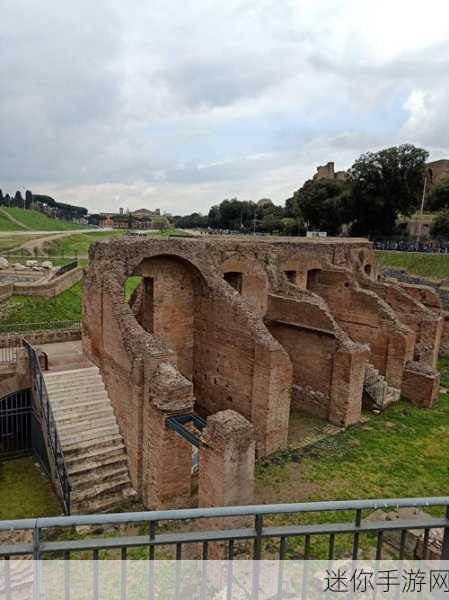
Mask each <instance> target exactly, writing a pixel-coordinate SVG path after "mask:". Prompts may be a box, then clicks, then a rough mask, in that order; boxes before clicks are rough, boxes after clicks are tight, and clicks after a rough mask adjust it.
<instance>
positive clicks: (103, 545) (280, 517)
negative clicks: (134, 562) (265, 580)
mask: <svg viewBox="0 0 449 600" xmlns="http://www.w3.org/2000/svg"><path fill="white" fill-rule="evenodd" d="M448 507H449V497H436V498H406V499H404V498H401V499H386V500H353V501H335V502H312V503H301V504H273V505H258V506H234V507H220V508H197V509H183V510H164V511H154V512H134V513H118V514H103V515H84V516H83V515H80V516H70V517H49V518H39V519H25V520H18V521H0V535H1V532H2V531H8V532H10V534H11V532H14V531H21V532H23V531H28V532H29V534H30V535H29V542H28V543H23V541H20V542H17V543H11V542H9V543H8V544H3V545H1V546H0V556H3V557H10V556H14V555H29V556H32V557H33V558H35V559H41V558H62V557H63V558H77V557H79V556H80V553H84V554H83V555H82V556H83V558H93V559H94V560H96V559H99V558H110V555H108V553H110V552H112V551H116V552H118V557H119V558H122V559H124V558H132V557H133V556H132V552H133V551H134V550H136V549H144V551H145V553H146V555H145V556H146V558H149V559H155V558H158V557H157V553H158V552H159V551H160V550H161V549H163V550H164V553H163V554H162V555H161V556H162V558H166V557H167V554H166V553H167V549H168V551H170V549H171V550H172V551H173V552H174V556H172V558H176V559H180V558H183V557H184V556H185V551H186V550H187V552H188V553H189V552H190V551H189V550H188V548H190V549H191V548H197V549H199V556H198V558H203V559H207V558H208V557H209V550H210V549H211V548H212V547H213V545H214V544H215V545H216V544H217V543H218V544H220V545H221V546H220V547H219V549H220V552H222V556H221V558H227V559H233V558H235V557H236V550H237V545H238V544H242V543H243V547H244V553H245V556H244V557H245V558H253V559H254V560H260V559H265V558H269V559H271V560H273V559H278V560H283V559H286V558H302V559H305V560H308V559H312V558H317V557H319V558H323V556H318V554H319V553H320V552H322V550H323V547H324V550H325V556H324V558H325V559H329V560H333V559H338V558H339V554H341V553H344V555H345V557H346V558H347V557H348V554H349V556H351V557H352V558H353V559H354V560H356V559H358V558H360V557H361V550H363V549H364V551H365V552H366V543H367V542H369V547H370V548H371V549H372V558H376V559H377V560H380V559H382V558H386V557H384V556H383V551H384V546H385V542H386V539H385V538H386V536H387V534H388V535H391V534H392V533H396V535H397V539H398V545H397V550H396V556H393V554H392V551H391V548H390V549H389V552H388V558H399V559H404V558H406V554H407V552H408V550H407V542H408V534H409V533H410V532H411V531H414V532H416V530H421V531H422V533H423V538H422V540H423V541H422V558H425V557H427V553H428V548H429V543H430V542H429V540H430V539H431V534H432V532H433V531H434V530H437V529H438V530H439V531H440V532H441V533H442V536H441V558H442V559H444V560H448V559H449V512H448V510H449V509H448ZM405 508H415V509H426V510H431V511H432V512H431V514H429V515H426V516H424V515H422V513H418V514H417V515H416V518H411V517H410V516H408V517H407V518H402V517H401V516H400V515H399V516H398V515H397V514H396V517H397V518H390V519H383V520H382V519H380V518H379V519H377V520H371V519H366V517H367V516H368V515H369V514H370V513H372V512H373V511H375V510H379V509H381V510H382V511H385V512H392V513H394V511H398V510H399V509H405ZM436 509H438V510H439V511H440V513H441V514H440V516H434V512H435V510H436ZM288 521H290V522H288ZM80 526H91V527H92V529H91V532H95V533H94V535H95V537H83V538H82V539H80V538H79V536H77V535H74V529H73V528H74V527H80ZM111 526H115V527H117V529H115V530H114V533H113V534H112V535H111ZM125 526H126V529H127V531H129V530H131V529H132V527H133V526H135V527H136V535H121V533H120V531H123V528H124V527H125ZM102 527H103V528H105V529H104V534H105V535H104V536H101V535H100V536H99V535H98V534H99V532H100V534H101V532H102V531H103V530H102ZM120 527H122V529H120ZM177 529H179V530H177ZM318 540H319V541H320V542H321V544H322V545H321V547H320V548H321V550H318V549H315V546H314V544H315V542H316V541H318ZM342 541H343V542H344V544H343V545H342V544H341V542H342ZM323 544H324V546H323ZM291 550H294V553H293V554H292V553H291ZM348 551H349V552H348ZM239 555H240V556H241V553H239ZM139 558H142V556H141V555H139Z"/></svg>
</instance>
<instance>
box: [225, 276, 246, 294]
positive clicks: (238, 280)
mask: <svg viewBox="0 0 449 600" xmlns="http://www.w3.org/2000/svg"><path fill="white" fill-rule="evenodd" d="M223 277H224V280H225V281H227V283H229V285H232V287H233V288H234V289H235V290H237V291H238V293H239V294H241V293H242V274H241V273H237V272H236V271H230V272H229V273H225V274H224V275H223Z"/></svg>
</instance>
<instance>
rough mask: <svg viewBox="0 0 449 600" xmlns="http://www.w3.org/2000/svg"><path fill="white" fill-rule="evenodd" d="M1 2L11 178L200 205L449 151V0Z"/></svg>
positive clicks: (61, 190) (107, 196)
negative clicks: (400, 150) (414, 150)
mask: <svg viewBox="0 0 449 600" xmlns="http://www.w3.org/2000/svg"><path fill="white" fill-rule="evenodd" d="M1 5H2V9H1V28H0V81H1V92H0V188H2V189H3V190H4V191H10V192H14V191H15V190H16V189H18V188H31V189H32V190H33V191H34V192H36V193H49V194H50V195H52V196H54V197H55V198H56V199H58V200H60V201H63V202H69V203H74V204H79V205H81V206H86V207H87V208H89V210H91V211H92V212H93V211H97V210H103V211H105V210H118V208H119V207H121V206H123V207H125V208H130V209H135V208H140V207H144V206H145V207H148V208H156V207H159V208H161V209H163V210H166V211H169V212H171V213H173V214H185V213H190V212H193V211H194V210H199V211H203V212H206V211H207V210H208V209H209V207H210V206H211V205H212V204H215V203H218V202H220V201H221V200H222V199H224V198H226V197H234V196H236V197H238V198H240V199H253V200H257V199H259V198H261V197H270V198H272V199H273V200H274V201H276V202H283V201H284V200H285V199H286V198H287V197H288V196H289V195H291V193H292V192H293V191H294V190H295V189H297V188H298V187H300V186H301V185H302V183H303V182H304V180H305V179H307V178H309V177H310V176H311V175H312V174H313V172H314V171H315V167H316V165H318V164H324V163H326V162H327V161H329V160H334V161H335V163H336V168H337V169H346V168H348V167H349V166H350V165H351V164H352V163H353V161H354V159H355V158H357V156H358V155H359V154H360V153H362V152H364V151H366V150H376V149H379V148H381V147H385V146H388V145H393V144H399V143H403V142H411V143H414V144H418V145H421V146H423V147H425V148H427V149H428V150H429V151H430V153H431V159H438V158H443V157H447V158H449V110H448V107H449V76H448V74H449V2H448V0H427V1H426V2H425V3H421V2H413V1H410V0H375V1H372V0H182V1H181V0H129V1H126V2H125V1H124V0H119V1H115V0H95V1H92V0H77V1H76V2H65V1H64V0H3V1H2V3H1Z"/></svg>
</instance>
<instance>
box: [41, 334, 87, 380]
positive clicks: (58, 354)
mask: <svg viewBox="0 0 449 600" xmlns="http://www.w3.org/2000/svg"><path fill="white" fill-rule="evenodd" d="M38 347H39V348H40V349H41V350H42V351H43V352H45V353H46V354H47V356H48V370H49V371H50V372H57V371H74V370H75V369H84V368H85V369H87V368H91V367H94V366H95V365H94V364H93V363H92V362H91V361H90V360H89V359H88V358H87V356H85V355H84V354H83V350H82V347H81V340H80V341H76V342H54V343H51V344H39V345H38Z"/></svg>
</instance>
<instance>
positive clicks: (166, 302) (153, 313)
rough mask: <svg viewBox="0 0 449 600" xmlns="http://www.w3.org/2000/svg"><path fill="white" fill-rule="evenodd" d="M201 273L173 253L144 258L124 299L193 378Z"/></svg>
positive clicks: (182, 368) (148, 330)
mask: <svg viewBox="0 0 449 600" xmlns="http://www.w3.org/2000/svg"><path fill="white" fill-rule="evenodd" d="M201 286H202V276H201V274H200V273H199V271H198V270H197V269H196V268H195V267H194V266H193V265H192V264H191V263H189V262H188V261H186V260H184V259H183V258H181V257H178V256H174V255H158V256H154V257H150V258H145V259H143V260H142V262H141V263H140V264H139V265H138V266H137V267H136V269H135V271H134V273H133V276H132V277H129V278H128V279H127V281H126V283H125V290H124V292H125V299H127V298H129V300H128V301H129V305H130V307H131V309H132V311H133V313H134V315H135V317H136V320H137V322H138V323H139V324H140V325H141V327H143V329H145V331H147V332H148V333H151V334H153V335H155V336H157V337H158V338H159V339H161V340H162V341H163V342H165V344H166V345H167V346H168V347H169V348H170V349H171V350H173V351H174V352H176V355H177V362H178V368H179V371H180V372H181V373H182V374H183V375H184V377H187V379H190V380H191V379H192V375H193V346H194V319H195V302H196V300H195V299H196V297H197V295H198V294H201V290H202V287H201Z"/></svg>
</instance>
